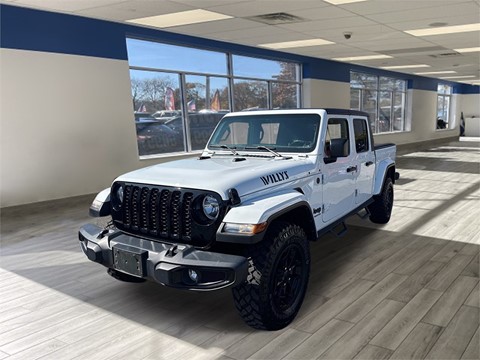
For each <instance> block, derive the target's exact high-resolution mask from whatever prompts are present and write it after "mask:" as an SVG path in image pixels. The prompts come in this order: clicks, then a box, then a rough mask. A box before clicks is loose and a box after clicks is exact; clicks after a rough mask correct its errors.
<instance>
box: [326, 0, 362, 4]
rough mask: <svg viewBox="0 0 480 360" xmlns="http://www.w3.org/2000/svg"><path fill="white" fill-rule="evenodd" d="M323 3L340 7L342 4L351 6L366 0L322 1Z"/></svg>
mask: <svg viewBox="0 0 480 360" xmlns="http://www.w3.org/2000/svg"><path fill="white" fill-rule="evenodd" d="M323 1H325V2H328V3H330V4H333V5H342V4H351V3H356V2H361V1H367V0H323Z"/></svg>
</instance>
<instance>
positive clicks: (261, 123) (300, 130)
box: [208, 114, 320, 153]
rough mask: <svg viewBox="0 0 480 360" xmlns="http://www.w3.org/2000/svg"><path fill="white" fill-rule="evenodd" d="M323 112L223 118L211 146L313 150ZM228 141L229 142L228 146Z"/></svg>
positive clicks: (210, 147)
mask: <svg viewBox="0 0 480 360" xmlns="http://www.w3.org/2000/svg"><path fill="white" fill-rule="evenodd" d="M319 128H320V116H319V115H317V114H269V115H249V116H231V117H225V118H223V119H222V120H221V121H220V123H219V125H218V126H217V128H216V129H215V131H214V133H213V135H212V138H211V140H210V142H209V144H208V149H210V150H216V149H218V148H219V147H223V148H226V146H228V148H230V149H235V150H256V151H261V150H262V149H261V148H263V147H267V148H269V149H271V150H275V151H277V152H294V153H297V152H301V153H306V152H311V151H313V150H314V149H315V145H316V139H317V135H318V130H319ZM224 145H226V146H224Z"/></svg>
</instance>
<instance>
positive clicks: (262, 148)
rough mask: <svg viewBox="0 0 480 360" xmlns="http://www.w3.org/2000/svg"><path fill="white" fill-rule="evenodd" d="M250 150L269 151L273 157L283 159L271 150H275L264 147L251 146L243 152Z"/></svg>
mask: <svg viewBox="0 0 480 360" xmlns="http://www.w3.org/2000/svg"><path fill="white" fill-rule="evenodd" d="M252 149H257V150H265V151H269V152H271V153H272V154H273V155H275V156H277V157H282V158H283V157H284V156H283V155H282V154H279V153H278V152H276V151H273V150H276V148H269V147H266V146H262V145H260V146H252V147H246V148H245V150H252Z"/></svg>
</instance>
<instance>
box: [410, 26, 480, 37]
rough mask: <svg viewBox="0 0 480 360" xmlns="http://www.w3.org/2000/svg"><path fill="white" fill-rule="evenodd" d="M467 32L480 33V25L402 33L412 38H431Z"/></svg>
mask: <svg viewBox="0 0 480 360" xmlns="http://www.w3.org/2000/svg"><path fill="white" fill-rule="evenodd" d="M469 31H480V23H476V24H465V25H454V26H441V27H436V28H430V29H416V30H406V31H404V32H406V33H407V34H410V35H413V36H431V35H442V34H454V33H463V32H469Z"/></svg>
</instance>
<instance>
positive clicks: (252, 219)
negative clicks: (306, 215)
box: [223, 190, 307, 224]
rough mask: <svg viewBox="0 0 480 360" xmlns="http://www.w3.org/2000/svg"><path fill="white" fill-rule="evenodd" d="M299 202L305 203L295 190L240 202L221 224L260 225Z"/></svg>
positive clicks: (301, 195)
mask: <svg viewBox="0 0 480 360" xmlns="http://www.w3.org/2000/svg"><path fill="white" fill-rule="evenodd" d="M300 202H307V199H306V197H305V195H303V194H302V193H300V192H298V191H295V190H284V191H279V192H276V193H273V194H269V195H268V197H258V198H253V199H250V200H247V201H246V202H242V203H241V204H240V205H239V206H237V207H234V208H232V209H230V211H229V212H228V214H227V215H226V216H225V218H224V219H223V222H224V223H236V224H261V223H263V222H265V221H267V220H268V219H269V218H270V217H272V216H273V215H275V214H277V213H279V212H281V211H282V210H285V209H286V208H288V207H290V206H294V205H295V204H298V203H300Z"/></svg>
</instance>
